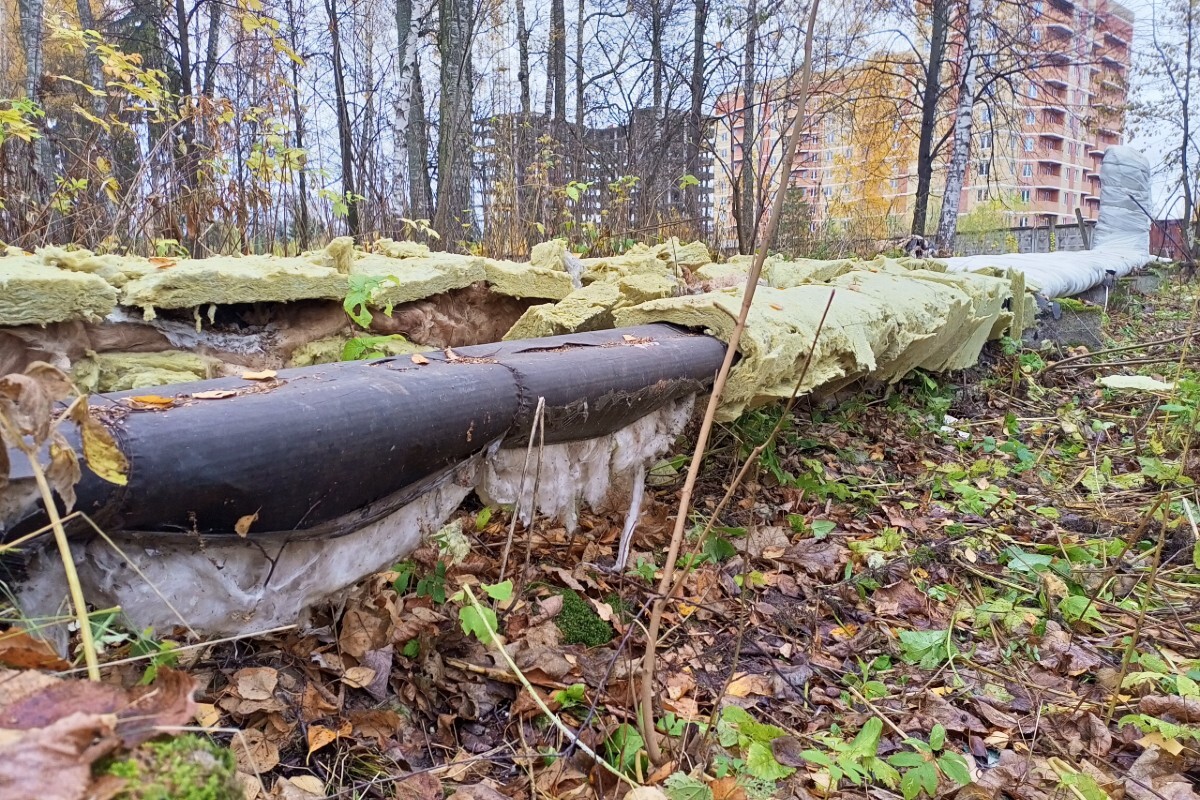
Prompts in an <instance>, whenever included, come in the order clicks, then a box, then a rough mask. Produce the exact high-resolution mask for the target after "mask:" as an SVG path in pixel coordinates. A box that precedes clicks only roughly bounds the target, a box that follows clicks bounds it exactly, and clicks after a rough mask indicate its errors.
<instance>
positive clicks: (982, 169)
mask: <svg viewBox="0 0 1200 800" xmlns="http://www.w3.org/2000/svg"><path fill="white" fill-rule="evenodd" d="M978 169H979V177H981V178H986V177H987V176H988V174H989V173H990V172H991V170H992V165H991V163H989V162H987V161H980V162H979V166H978Z"/></svg>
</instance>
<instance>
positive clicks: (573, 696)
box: [550, 683, 587, 708]
mask: <svg viewBox="0 0 1200 800" xmlns="http://www.w3.org/2000/svg"><path fill="white" fill-rule="evenodd" d="M586 691H587V686H586V685H584V684H582V683H575V684H572V685H571V686H568V687H567V688H566V689H559V690H558V691H557V692H555V693H554V694H552V695H550V697H551V698H553V699H554V702H556V703H558V704H559V705H560V706H562V707H563V708H570V707H571V706H577V705H579V704H580V703H582V702H583V697H584V693H585V692H586Z"/></svg>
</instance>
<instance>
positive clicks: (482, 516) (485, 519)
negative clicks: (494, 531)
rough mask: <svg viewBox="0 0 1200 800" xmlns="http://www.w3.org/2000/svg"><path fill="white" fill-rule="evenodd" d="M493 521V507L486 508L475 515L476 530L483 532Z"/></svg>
mask: <svg viewBox="0 0 1200 800" xmlns="http://www.w3.org/2000/svg"><path fill="white" fill-rule="evenodd" d="M491 521H492V507H491V506H485V507H484V508H482V509H480V511H479V513H478V514H476V515H475V530H477V531H481V530H483V529H484V528H486V527H487V525H488V523H489V522H491Z"/></svg>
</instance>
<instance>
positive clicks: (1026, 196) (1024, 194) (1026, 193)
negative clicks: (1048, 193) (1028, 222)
mask: <svg viewBox="0 0 1200 800" xmlns="http://www.w3.org/2000/svg"><path fill="white" fill-rule="evenodd" d="M1021 202H1022V203H1028V202H1029V190H1028V189H1022V190H1021ZM1021 224H1022V225H1023V224H1024V223H1021Z"/></svg>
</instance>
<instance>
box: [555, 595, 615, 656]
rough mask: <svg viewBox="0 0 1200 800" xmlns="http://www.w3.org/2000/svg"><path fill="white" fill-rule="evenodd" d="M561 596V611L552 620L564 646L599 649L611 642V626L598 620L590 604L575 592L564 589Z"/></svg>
mask: <svg viewBox="0 0 1200 800" xmlns="http://www.w3.org/2000/svg"><path fill="white" fill-rule="evenodd" d="M559 594H561V595H562V599H563V605H562V611H560V612H559V613H558V616H557V617H555V618H554V624H555V625H557V626H558V629H559V630H560V631H562V635H563V642H565V643H566V644H582V645H587V646H588V647H599V646H600V645H602V644H608V643H609V642H611V641H612V638H613V636H614V635H615V634H614V633H613V629H612V626H611V625H609V624H608V623H607V622H605V621H604V620H602V619H600V615H599V614H597V613H596V612H595V610H594V609H593V608H592V606H591V604H589V603H588V601H587V600H584V599H583V598H582V597H580V596H579V594H578V593H577V592H574V591H571V590H570V589H564V590H562V591H561V592H559Z"/></svg>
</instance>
